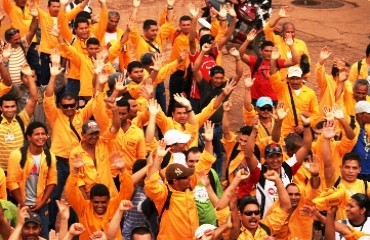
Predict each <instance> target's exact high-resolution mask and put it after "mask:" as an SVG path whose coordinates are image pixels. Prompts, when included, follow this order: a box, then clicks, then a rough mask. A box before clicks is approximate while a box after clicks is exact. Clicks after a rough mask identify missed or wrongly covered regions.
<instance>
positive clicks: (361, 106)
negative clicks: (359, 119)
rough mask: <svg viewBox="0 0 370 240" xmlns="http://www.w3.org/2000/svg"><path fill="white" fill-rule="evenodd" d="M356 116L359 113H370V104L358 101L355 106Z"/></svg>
mask: <svg viewBox="0 0 370 240" xmlns="http://www.w3.org/2000/svg"><path fill="white" fill-rule="evenodd" d="M355 111H356V114H358V113H370V102H368V101H358V102H357V103H356V106H355Z"/></svg>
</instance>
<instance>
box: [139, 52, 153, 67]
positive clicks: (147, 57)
mask: <svg viewBox="0 0 370 240" xmlns="http://www.w3.org/2000/svg"><path fill="white" fill-rule="evenodd" d="M153 57H154V54H153V53H151V52H147V53H144V54H143V55H141V57H140V62H141V64H143V65H150V64H152V62H153V59H152V58H153Z"/></svg>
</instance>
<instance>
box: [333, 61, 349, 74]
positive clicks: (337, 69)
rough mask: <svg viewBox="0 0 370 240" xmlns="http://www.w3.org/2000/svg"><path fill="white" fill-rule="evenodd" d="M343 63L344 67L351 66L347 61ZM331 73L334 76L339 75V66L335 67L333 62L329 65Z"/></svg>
mask: <svg viewBox="0 0 370 240" xmlns="http://www.w3.org/2000/svg"><path fill="white" fill-rule="evenodd" d="M344 64H345V66H346V67H350V66H351V65H350V64H349V63H348V62H344ZM331 75H332V76H333V77H336V76H338V75H339V68H337V67H336V66H335V64H333V66H332V67H331Z"/></svg>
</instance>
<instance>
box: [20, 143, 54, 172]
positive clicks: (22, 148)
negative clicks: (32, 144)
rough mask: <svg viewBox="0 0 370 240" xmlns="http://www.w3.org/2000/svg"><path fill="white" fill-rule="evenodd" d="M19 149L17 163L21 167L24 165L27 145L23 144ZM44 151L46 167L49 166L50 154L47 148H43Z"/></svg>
mask: <svg viewBox="0 0 370 240" xmlns="http://www.w3.org/2000/svg"><path fill="white" fill-rule="evenodd" d="M19 150H20V151H21V161H20V162H19V165H21V168H22V169H23V168H24V165H26V161H27V151H28V145H24V146H23V147H21V148H20V149H19ZM44 153H45V156H46V163H47V165H48V168H50V166H51V154H50V151H49V149H48V148H44Z"/></svg>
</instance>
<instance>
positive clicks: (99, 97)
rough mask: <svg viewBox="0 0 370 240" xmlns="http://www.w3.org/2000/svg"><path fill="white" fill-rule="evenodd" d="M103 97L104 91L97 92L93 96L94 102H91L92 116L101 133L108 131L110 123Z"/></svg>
mask: <svg viewBox="0 0 370 240" xmlns="http://www.w3.org/2000/svg"><path fill="white" fill-rule="evenodd" d="M104 98H105V93H103V92H97V94H96V96H95V104H93V111H94V118H95V120H96V122H97V123H98V125H99V128H100V130H101V132H102V133H104V132H106V131H108V130H109V127H110V124H111V123H112V121H111V119H110V117H108V114H107V112H106V110H107V109H106V108H105V103H104ZM89 102H90V101H89Z"/></svg>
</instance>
